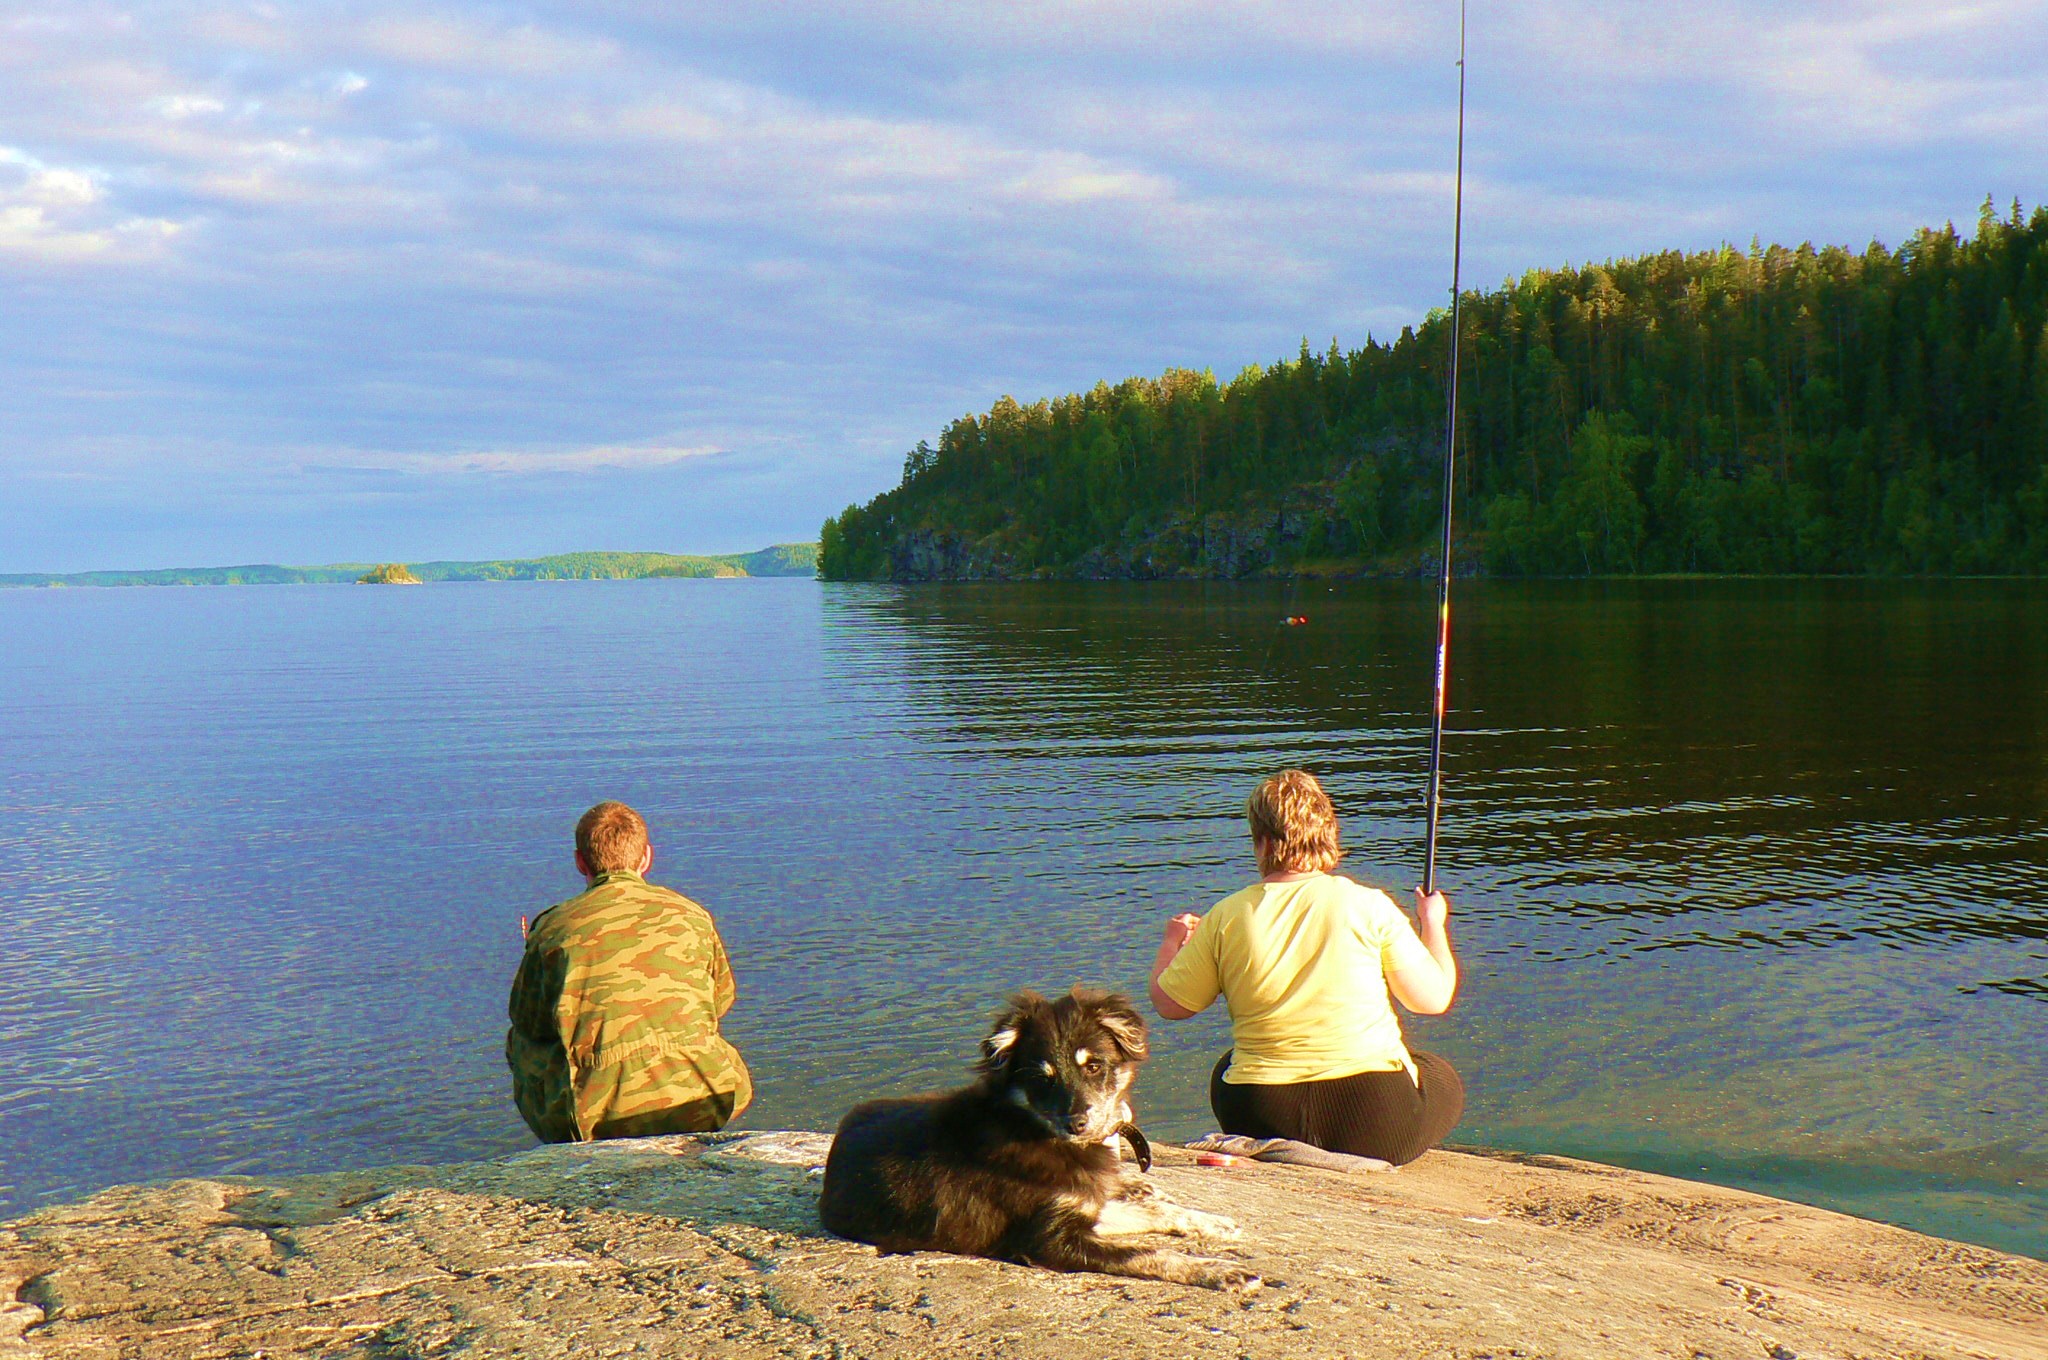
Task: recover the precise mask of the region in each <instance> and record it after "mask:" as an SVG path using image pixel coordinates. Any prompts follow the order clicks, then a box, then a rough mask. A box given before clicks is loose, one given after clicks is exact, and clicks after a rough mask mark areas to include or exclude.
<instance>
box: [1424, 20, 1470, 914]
mask: <svg viewBox="0 0 2048 1360" xmlns="http://www.w3.org/2000/svg"><path fill="white" fill-rule="evenodd" d="M1464 247H1465V0H1458V178H1457V192H1456V196H1455V198H1454V199H1453V207H1452V211H1451V364H1450V381H1449V384H1448V386H1449V391H1448V394H1447V395H1446V397H1445V405H1446V407H1447V408H1448V409H1447V410H1446V411H1445V414H1444V541H1443V572H1442V574H1441V576H1439V578H1438V581H1437V592H1436V695H1435V702H1434V703H1433V704H1432V705H1431V706H1430V723H1429V792H1428V798H1427V801H1428V807H1429V830H1428V834H1427V836H1426V838H1425V840H1424V842H1423V851H1422V890H1423V891H1424V892H1425V893H1430V892H1435V891H1436V839H1437V836H1436V832H1437V817H1438V813H1439V812H1440V811H1441V810H1442V804H1443V777H1444V688H1445V685H1446V683H1447V682H1448V681H1449V679H1450V666H1451V496H1452V493H1453V491H1454V489H1455V484H1454V481H1453V477H1454V474H1455V473H1456V471H1457V466H1458V464H1457V458H1458V304H1459V302H1460V300H1461V299H1460V296H1459V290H1458V269H1459V266H1460V264H1461V263H1462V258H1463V254H1464Z"/></svg>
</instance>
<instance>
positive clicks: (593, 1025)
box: [505, 872, 754, 1143]
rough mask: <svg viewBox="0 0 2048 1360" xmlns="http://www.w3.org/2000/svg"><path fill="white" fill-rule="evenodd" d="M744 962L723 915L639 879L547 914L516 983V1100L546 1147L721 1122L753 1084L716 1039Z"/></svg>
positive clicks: (615, 876) (623, 880)
mask: <svg viewBox="0 0 2048 1360" xmlns="http://www.w3.org/2000/svg"><path fill="white" fill-rule="evenodd" d="M733 996H734V990H733V977H732V965H731V964H730V963H728V962H727V960H726V957H725V945H724V944H723V942H721V941H720V940H719V938H718V929H717V927H716V926H714V925H713V924H712V922H711V913H709V912H707V911H705V910H704V908H702V907H700V906H698V905H697V904H696V903H695V902H692V901H691V900H690V899H689V898H687V897H684V896H683V895H682V894H680V893H675V892H670V891H669V890H668V889H667V888H661V887H656V886H655V885H654V884H651V883H649V882H647V881H646V880H644V879H642V878H641V877H640V876H639V875H638V874H634V873H623V872H621V873H607V874H600V875H598V876H597V877H596V878H595V879H593V880H592V881H591V885H590V889H589V891H587V892H585V893H583V894H581V895H580V896H577V897H572V898H570V899H569V900H568V901H566V902H563V903H560V904H558V905H556V906H553V907H550V908H548V910H546V911H544V912H542V913H541V914H540V916H539V917H538V918H537V919H536V920H535V921H534V923H533V926H532V928H531V929H530V930H529V931H528V932H527V936H526V953H525V955H524V956H523V957H522V958H521V959H520V960H519V972H518V974H517V975H516V976H515V977H514V978H513V979H512V1001H511V1005H510V1007H509V1008H508V1009H509V1011H510V1014H511V1019H512V1028H511V1030H510V1032H509V1033H507V1034H506V1035H505V1060H506V1061H507V1062H508V1063H510V1064H511V1067H512V1097H513V1100H514V1101H515V1102H516V1103H517V1104H518V1106H519V1113H520V1114H521V1115H523V1116H524V1117H525V1119H526V1123H527V1126H528V1127H529V1128H531V1129H532V1130H533V1131H534V1133H535V1135H536V1136H538V1137H539V1138H540V1139H541V1141H543V1142H550V1143H566V1142H582V1141H585V1140H588V1139H592V1138H630V1137H639V1136H642V1135H645V1134H652V1133H691V1132H705V1131H709V1130H712V1129H717V1128H720V1127H722V1126H723V1125H724V1124H725V1122H726V1121H727V1120H729V1119H731V1118H732V1117H733V1116H734V1115H736V1114H738V1113H739V1112H740V1111H741V1110H743V1109H745V1108H746V1106H747V1102H748V1101H749V1100H751V1099H753V1095H754V1087H753V1079H752V1077H751V1076H750V1075H749V1074H748V1072H747V1065H746V1064H745V1063H744V1062H742V1061H740V1055H739V1053H738V1052H737V1051H736V1050H735V1049H734V1048H733V1046H732V1045H731V1044H729V1043H727V1042H726V1041H725V1039H724V1038H723V1037H722V1036H721V1035H720V1034H719V1032H718V1018H719V1017H720V1016H722V1015H724V1014H725V1013H726V1012H727V1011H729V1010H731V1009H732V1003H733Z"/></svg>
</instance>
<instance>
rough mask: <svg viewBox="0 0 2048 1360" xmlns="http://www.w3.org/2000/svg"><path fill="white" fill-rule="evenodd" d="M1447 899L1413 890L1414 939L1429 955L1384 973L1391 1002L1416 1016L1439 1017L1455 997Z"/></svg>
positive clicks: (1455, 973) (1455, 961) (1455, 972)
mask: <svg viewBox="0 0 2048 1360" xmlns="http://www.w3.org/2000/svg"><path fill="white" fill-rule="evenodd" d="M1450 920H1451V899H1450V898H1448V897H1445V896H1444V895H1443V894H1442V893H1440V892H1427V893H1426V892H1424V891H1423V890H1422V889H1420V888H1417V889H1416V890H1415V937H1416V939H1418V940H1420V941H1421V942H1422V947H1423V949H1424V950H1426V951H1427V952H1428V954H1429V957H1428V958H1427V959H1422V958H1413V959H1411V960H1410V961H1409V962H1408V963H1406V964H1405V965H1399V966H1397V967H1396V968H1395V969H1394V971H1392V972H1390V973H1388V974H1387V986H1388V988H1389V989H1390V990H1392V992H1393V993H1394V999H1395V1000H1396V1001H1399V1002H1400V1003H1401V1004H1402V1005H1404V1006H1406V1007H1407V1008H1408V1009H1409V1010H1411V1011H1414V1012H1415V1013H1416V1014H1417V1015H1442V1014H1443V1013H1444V1012H1445V1011H1447V1010H1449V1009H1450V1008H1451V1002H1452V1000H1453V999H1455V998H1456V996H1457V995H1458V959H1457V956H1456V955H1455V954H1453V953H1452V952H1451V932H1450Z"/></svg>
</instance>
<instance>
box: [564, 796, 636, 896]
mask: <svg viewBox="0 0 2048 1360" xmlns="http://www.w3.org/2000/svg"><path fill="white" fill-rule="evenodd" d="M653 862H654V848H653V847H652V846H650V845H649V844H648V843H647V823H646V822H643V821H641V820H640V814H639V813H637V812H635V811H633V809H631V808H629V807H627V806H626V805H625V804H624V803H599V804H598V805H597V806H596V807H594V808H592V809H591V810H590V811H588V812H586V813H584V814H583V816H582V817H581V818H580V819H578V821H577V823H576V868H577V870H578V871H579V872H580V873H582V874H583V876H584V877H586V878H595V877H597V876H598V875H599V874H610V873H617V872H619V871H621V870H624V871H625V872H627V873H633V874H644V873H646V872H647V870H648V867H649V866H650V865H651V864H653Z"/></svg>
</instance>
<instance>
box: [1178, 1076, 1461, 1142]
mask: <svg viewBox="0 0 2048 1360" xmlns="http://www.w3.org/2000/svg"><path fill="white" fill-rule="evenodd" d="M1409 1056H1410V1057H1412V1058H1414V1059H1415V1069H1416V1072H1417V1073H1418V1074H1419V1075H1420V1076H1421V1078H1422V1085H1421V1088H1420V1089H1419V1090H1418V1089H1417V1087H1416V1084H1415V1083H1414V1082H1413V1081H1411V1080H1409V1078H1408V1073H1407V1071H1406V1070H1404V1069H1402V1068H1395V1069H1394V1070H1393V1071H1391V1072H1360V1073H1357V1074H1356V1075H1354V1076H1349V1077H1332V1078H1330V1079H1329V1080H1328V1081H1302V1082H1296V1083H1294V1084H1293V1085H1291V1086H1250V1085H1247V1086H1237V1085H1233V1084H1231V1083H1230V1082H1227V1081H1225V1080H1224V1079H1223V1073H1224V1070H1225V1069H1226V1068H1228V1067H1229V1066H1230V1054H1229V1053H1228V1052H1226V1053H1225V1054H1224V1055H1223V1057H1222V1058H1221V1059H1219V1060H1218V1061H1217V1063H1216V1070H1215V1071H1214V1072H1211V1073H1210V1074H1209V1108H1210V1109H1212V1110H1214V1111H1215V1112H1216V1120H1217V1122H1218V1123H1220V1124H1221V1125H1222V1126H1223V1131H1224V1132H1225V1133H1241V1134H1244V1135H1245V1136H1247V1137H1250V1138H1292V1139H1294V1140H1295V1141H1297V1142H1302V1143H1311V1144H1314V1145H1315V1146H1316V1147H1319V1148H1325V1149H1327V1150H1328V1151H1331V1152H1349V1153H1352V1154H1354V1155H1356V1156H1360V1157H1381V1158H1384V1159H1386V1160H1387V1161H1390V1162H1392V1163H1393V1164H1394V1165H1396V1166H1401V1165H1404V1164H1406V1163H1408V1162H1412V1161H1414V1160H1415V1159H1416V1158H1417V1157H1420V1156H1421V1155H1422V1154H1423V1153H1425V1152H1427V1151H1429V1150H1430V1149H1431V1148H1433V1147H1435V1146H1436V1145H1437V1144H1438V1143H1441V1142H1442V1141H1443V1140H1444V1135H1445V1134H1448V1133H1449V1132H1450V1131H1451V1128H1452V1126H1453V1125H1455V1124H1456V1123H1457V1122H1458V1116H1459V1115H1461V1114H1463V1113H1464V1112H1465V1083H1464V1082H1463V1081H1461V1080H1459V1078H1458V1071H1457V1069H1456V1068H1454V1067H1452V1066H1451V1065H1450V1064H1449V1063H1448V1062H1445V1061H1444V1060H1443V1059H1442V1058H1439V1057H1438V1056H1437V1055H1436V1054H1434V1053H1423V1052H1420V1051H1416V1052H1413V1053H1410V1054H1409Z"/></svg>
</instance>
